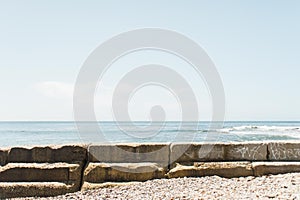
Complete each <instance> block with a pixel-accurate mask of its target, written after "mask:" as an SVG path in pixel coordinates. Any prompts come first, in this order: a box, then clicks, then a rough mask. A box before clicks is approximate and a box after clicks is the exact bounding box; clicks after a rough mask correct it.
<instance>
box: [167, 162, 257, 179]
mask: <svg viewBox="0 0 300 200" xmlns="http://www.w3.org/2000/svg"><path fill="white" fill-rule="evenodd" d="M214 175H216V176H221V177H226V178H233V177H241V176H253V170H252V168H251V163H250V162H207V163H196V164H195V165H194V166H183V165H179V164H178V165H177V166H176V167H175V168H173V169H171V170H170V171H169V173H168V174H167V176H168V178H178V177H201V176H214Z"/></svg>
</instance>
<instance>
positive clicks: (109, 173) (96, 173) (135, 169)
mask: <svg viewBox="0 0 300 200" xmlns="http://www.w3.org/2000/svg"><path fill="white" fill-rule="evenodd" d="M165 173H166V171H165V170H164V168H162V167H159V166H158V165H157V164H156V163H89V164H88V166H87V168H86V169H85V170H84V176H83V180H84V181H87V182H90V183H103V182H124V181H146V180H150V179H156V178H163V177H164V176H165Z"/></svg>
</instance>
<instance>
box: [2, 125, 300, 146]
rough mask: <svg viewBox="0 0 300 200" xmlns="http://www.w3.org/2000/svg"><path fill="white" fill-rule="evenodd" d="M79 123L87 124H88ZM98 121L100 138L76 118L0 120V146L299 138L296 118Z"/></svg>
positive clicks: (299, 127) (299, 126)
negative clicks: (214, 123) (216, 124)
mask: <svg viewBox="0 0 300 200" xmlns="http://www.w3.org/2000/svg"><path fill="white" fill-rule="evenodd" d="M81 123H83V124H85V126H87V127H89V125H90V124H91V122H81ZM97 125H98V126H99V127H100V129H101V131H102V136H103V137H102V138H101V139H100V140H99V138H97V139H95V140H94V139H93V138H89V139H87V137H86V135H89V133H85V132H79V131H78V129H77V126H76V123H75V122H0V148H1V147H12V146H33V145H52V144H54V145H56V144H74V143H76V144H82V143H93V142H97V143H99V142H111V143H126V142H136V143H149V142H191V141H193V142H237V141H239V142H241V141H260V142H261V141H268V140H299V139H300V122H299V121H276V122H275V121H271V122H266V121H230V122H229V121H228V122H224V124H223V128H221V129H218V130H209V122H165V123H164V124H162V123H159V122H155V123H153V124H152V125H151V126H149V122H134V123H133V124H132V122H121V123H120V124H119V126H118V125H117V124H116V122H97ZM161 125H162V128H160V129H159V127H160V126H161ZM124 130H126V131H127V132H126V131H124ZM89 136H90V135H89ZM101 140H103V141H101Z"/></svg>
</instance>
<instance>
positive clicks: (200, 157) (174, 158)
mask: <svg viewBox="0 0 300 200" xmlns="http://www.w3.org/2000/svg"><path fill="white" fill-rule="evenodd" d="M170 153H171V155H170V162H171V163H174V162H177V163H181V164H187V165H188V164H192V163H193V162H201V161H207V162H210V161H255V160H267V145H266V144H262V143H251V142H248V143H216V144H209V143H194V144H178V143H177V144H176V143H175V144H171V152H170ZM173 166H174V165H173Z"/></svg>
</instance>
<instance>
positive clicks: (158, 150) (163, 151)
mask: <svg viewBox="0 0 300 200" xmlns="http://www.w3.org/2000/svg"><path fill="white" fill-rule="evenodd" d="M88 151H89V161H90V162H111V163H139V162H154V163H157V164H159V165H160V166H163V167H167V166H168V164H169V154H170V152H169V151H170V148H169V144H166V143H164V144H154V143H151V144H107V145H92V146H89V149H88Z"/></svg>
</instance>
